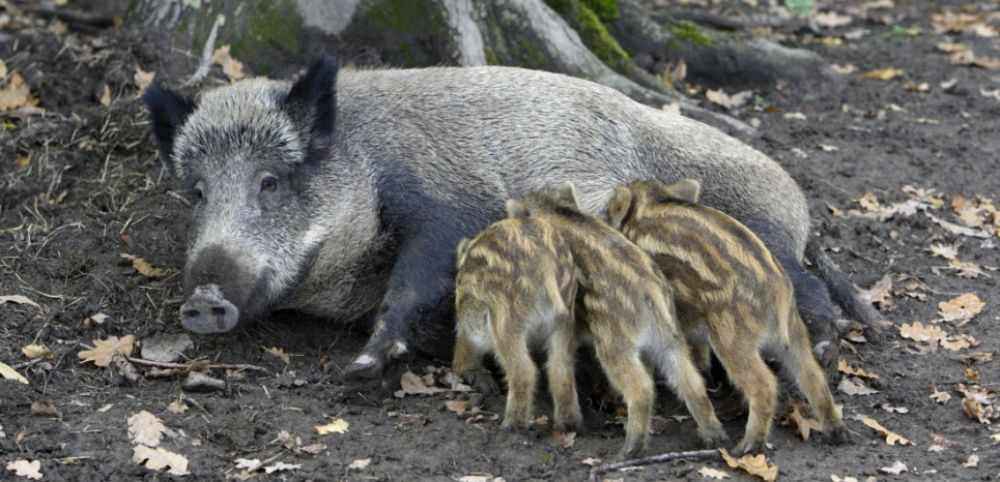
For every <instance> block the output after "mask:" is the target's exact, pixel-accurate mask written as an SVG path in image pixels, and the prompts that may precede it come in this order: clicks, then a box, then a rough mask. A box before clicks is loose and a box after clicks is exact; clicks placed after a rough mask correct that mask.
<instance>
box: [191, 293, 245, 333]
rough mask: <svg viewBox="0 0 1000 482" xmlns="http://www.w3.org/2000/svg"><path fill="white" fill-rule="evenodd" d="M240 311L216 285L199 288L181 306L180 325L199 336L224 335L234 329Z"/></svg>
mask: <svg viewBox="0 0 1000 482" xmlns="http://www.w3.org/2000/svg"><path fill="white" fill-rule="evenodd" d="M239 319H240V310H239V309H238V308H236V306H235V305H233V304H232V303H230V302H229V300H227V299H226V298H225V297H223V296H222V291H221V290H219V287H218V286H216V285H206V286H199V287H197V288H195V289H194V293H192V294H191V296H190V297H188V299H187V301H185V302H184V304H183V305H181V325H183V326H184V328H185V329H187V330H189V331H193V332H195V333H201V334H210V333H225V332H227V331H230V330H232V329H233V328H235V327H236V324H237V323H238V322H239Z"/></svg>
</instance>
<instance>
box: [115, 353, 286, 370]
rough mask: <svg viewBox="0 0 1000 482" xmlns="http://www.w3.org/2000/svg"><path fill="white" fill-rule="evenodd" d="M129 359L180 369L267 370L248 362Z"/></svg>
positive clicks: (144, 363) (138, 362)
mask: <svg viewBox="0 0 1000 482" xmlns="http://www.w3.org/2000/svg"><path fill="white" fill-rule="evenodd" d="M126 358H128V361H130V362H132V363H135V364H137V365H145V366H150V367H157V368H175V369H180V370H191V369H193V368H195V367H198V368H206V369H213V368H219V369H223V370H251V371H257V372H267V371H268V370H267V368H264V367H259V366H257V365H247V364H235V365H233V364H227V363H206V362H204V361H192V362H188V363H169V362H158V361H153V360H146V359H143V358H135V357H131V356H130V357H126Z"/></svg>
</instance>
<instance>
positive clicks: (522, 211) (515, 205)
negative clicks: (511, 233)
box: [504, 199, 528, 218]
mask: <svg viewBox="0 0 1000 482" xmlns="http://www.w3.org/2000/svg"><path fill="white" fill-rule="evenodd" d="M504 207H505V208H506V209H507V217H508V218H526V217H528V206H525V205H524V203H523V202H521V201H518V200H517V199H508V200H507V203H506V204H505V206H504Z"/></svg>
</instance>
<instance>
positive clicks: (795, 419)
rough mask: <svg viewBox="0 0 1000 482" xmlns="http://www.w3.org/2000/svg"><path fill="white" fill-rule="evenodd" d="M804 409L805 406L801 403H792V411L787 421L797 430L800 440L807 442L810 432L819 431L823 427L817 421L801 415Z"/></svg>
mask: <svg viewBox="0 0 1000 482" xmlns="http://www.w3.org/2000/svg"><path fill="white" fill-rule="evenodd" d="M805 407H806V404H805V403H803V402H801V401H795V402H793V403H792V410H791V411H790V412H789V413H788V420H789V421H791V422H792V423H793V424H795V426H796V427H797V428H798V429H799V436H800V437H802V440H809V436H810V435H811V434H812V431H813V430H815V431H817V432H818V431H821V430H822V429H823V426H822V424H820V423H819V421H818V420H816V419H814V418H809V417H807V416H805V415H803V414H802V411H803V410H804V409H805Z"/></svg>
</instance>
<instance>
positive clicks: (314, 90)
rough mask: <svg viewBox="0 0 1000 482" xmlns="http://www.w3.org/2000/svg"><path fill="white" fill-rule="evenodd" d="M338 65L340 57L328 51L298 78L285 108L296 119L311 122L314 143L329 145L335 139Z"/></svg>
mask: <svg viewBox="0 0 1000 482" xmlns="http://www.w3.org/2000/svg"><path fill="white" fill-rule="evenodd" d="M339 70H340V67H339V66H338V65H337V59H336V57H334V56H332V55H324V56H322V57H320V58H319V59H317V60H316V61H315V62H313V64H312V65H311V66H310V67H309V70H308V71H306V73H305V75H303V76H302V77H301V78H299V80H297V81H295V84H294V85H292V89H291V90H290V91H289V92H288V97H287V98H286V99H285V108H286V109H287V110H288V112H289V114H290V115H291V116H292V118H293V119H296V120H297V121H299V122H303V123H311V125H308V124H307V125H304V126H303V127H308V128H309V129H311V131H312V139H311V140H310V147H311V148H313V149H326V148H329V147H330V145H331V144H332V142H333V133H334V123H335V121H336V115H337V72H338V71H339Z"/></svg>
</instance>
